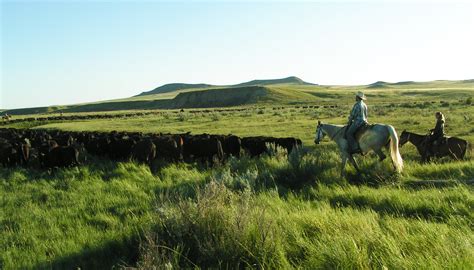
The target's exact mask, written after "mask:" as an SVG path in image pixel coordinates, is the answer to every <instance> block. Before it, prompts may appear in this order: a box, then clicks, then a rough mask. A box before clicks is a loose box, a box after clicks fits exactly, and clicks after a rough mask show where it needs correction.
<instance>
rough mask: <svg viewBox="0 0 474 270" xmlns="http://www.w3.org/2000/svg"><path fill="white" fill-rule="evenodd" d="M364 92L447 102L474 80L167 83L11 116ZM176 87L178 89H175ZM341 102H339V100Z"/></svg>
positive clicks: (316, 99) (374, 99)
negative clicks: (124, 95) (148, 89)
mask: <svg viewBox="0 0 474 270" xmlns="http://www.w3.org/2000/svg"><path fill="white" fill-rule="evenodd" d="M363 88H365V90H364V92H366V95H368V96H369V97H370V99H371V103H372V104H374V103H378V102H387V100H390V102H395V101H396V102H401V103H402V102H407V101H409V100H410V99H413V98H420V95H421V96H423V95H425V94H424V93H428V92H429V95H428V94H427V96H429V97H430V101H432V100H443V99H445V97H446V96H449V97H451V96H456V97H459V99H465V98H466V95H469V96H470V95H471V94H472V93H473V90H474V82H472V80H464V81H429V82H412V81H403V82H397V83H389V82H384V81H378V82H375V83H372V84H369V85H352V86H350V85H345V86H343V85H339V86H336V85H332V86H331V85H324V86H321V85H315V84H311V83H307V82H304V81H303V80H301V79H299V78H297V77H288V78H284V79H274V80H253V81H250V82H244V83H241V84H236V85H231V86H214V85H210V84H167V85H164V86H161V87H158V88H157V89H158V90H157V91H158V92H161V93H155V94H152V93H149V94H145V93H146V92H145V93H142V94H140V95H138V96H134V97H130V98H124V99H116V100H108V101H99V102H93V103H85V104H75V105H67V106H48V107H36V108H23V109H13V110H7V111H6V112H7V113H8V114H11V115H25V114H38V113H40V114H45V113H54V112H56V113H57V112H59V111H62V112H100V111H120V110H148V109H179V108H204V107H207V108H212V107H228V106H246V105H253V104H262V105H264V104H271V105H292V104H308V105H309V104H313V105H314V104H322V103H331V104H333V103H334V102H335V101H336V100H342V101H343V100H348V101H349V100H351V99H350V98H347V97H348V96H351V95H352V94H353V93H354V91H356V90H357V91H358V90H359V89H363ZM173 89H178V90H173ZM338 102H339V101H338Z"/></svg>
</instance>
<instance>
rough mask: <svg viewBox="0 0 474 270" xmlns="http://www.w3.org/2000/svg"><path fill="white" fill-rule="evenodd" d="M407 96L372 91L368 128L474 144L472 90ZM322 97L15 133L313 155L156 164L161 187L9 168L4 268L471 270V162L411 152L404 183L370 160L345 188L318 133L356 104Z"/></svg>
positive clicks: (133, 170) (106, 168)
mask: <svg viewBox="0 0 474 270" xmlns="http://www.w3.org/2000/svg"><path fill="white" fill-rule="evenodd" d="M440 91H441V92H440ZM445 91H446V92H445ZM310 92H311V91H310ZM406 92H410V93H411V94H410V95H408V94H407V95H406V97H401V96H400V93H398V92H395V93H394V90H393V89H390V88H389V89H385V90H380V89H379V90H377V91H376V90H374V91H373V95H372V96H370V95H369V101H368V105H369V120H370V121H371V122H372V123H386V124H391V125H393V126H394V127H395V129H396V130H397V131H398V133H399V134H400V133H401V131H402V130H404V129H406V130H409V131H412V132H417V133H420V134H424V133H426V132H427V130H428V129H430V128H433V125H434V122H435V121H434V112H435V111H438V110H439V111H442V112H443V113H445V115H446V118H447V124H446V131H447V133H448V134H449V135H451V136H457V137H461V138H463V139H466V140H468V141H469V142H470V143H473V142H474V109H473V107H472V104H467V103H466V102H465V101H466V100H467V98H468V97H469V96H472V89H471V90H462V91H460V92H459V93H457V92H453V93H452V94H451V95H449V90H436V91H435V92H430V91H419V90H410V89H408V90H406ZM433 93H434V94H433ZM316 94H318V95H325V96H324V97H322V98H323V99H324V100H323V101H322V103H321V104H323V103H327V104H334V105H337V106H335V107H333V108H330V107H326V108H325V107H323V106H320V107H319V108H304V107H303V105H301V106H300V105H298V106H296V105H291V106H290V105H288V104H283V105H282V104H280V103H274V104H271V103H268V104H261V105H259V106H254V107H244V108H247V109H246V110H244V111H228V112H227V111H220V112H217V111H216V112H213V111H212V110H211V112H200V113H191V112H190V111H189V110H185V111H184V112H177V113H175V112H168V111H164V113H161V114H153V115H146V116H136V117H128V118H114V119H112V120H111V119H90V120H79V121H66V122H62V121H53V122H20V123H15V124H11V125H7V126H6V127H16V128H36V129H61V130H71V131H84V130H88V131H112V130H117V131H121V130H123V131H140V132H165V133H166V132H171V133H185V132H188V131H190V132H192V133H193V134H200V133H212V134H229V133H232V134H235V135H239V136H255V135H265V136H274V137H288V136H292V137H297V138H300V139H302V141H303V143H304V145H305V148H304V149H302V150H301V151H298V152H293V153H291V154H290V155H287V154H286V153H284V152H283V151H281V150H276V151H272V152H271V153H268V154H267V155H264V156H261V157H260V158H254V159H252V158H250V157H248V156H244V157H242V158H240V159H235V158H231V159H230V160H228V161H227V162H226V163H225V164H222V165H220V166H214V167H207V166H205V165H203V164H199V163H192V164H185V163H178V164H173V163H160V164H157V166H158V168H159V169H158V170H157V171H155V172H154V173H152V172H150V169H149V168H148V167H147V166H146V165H140V164H136V163H134V162H111V161H110V160H107V159H102V158H98V157H94V156H91V157H89V160H88V162H87V163H86V164H84V165H82V166H79V167H73V168H62V169H58V170H56V171H54V172H53V173H48V172H47V171H40V170H34V169H29V168H0V201H1V204H0V207H1V209H0V254H1V255H0V268H2V269H24V268H75V267H81V268H83V269H91V268H95V269H103V268H111V267H125V266H134V267H138V268H142V269H150V268H152V267H153V266H157V267H158V268H167V269H169V268H170V267H174V268H183V267H187V268H192V267H200V268H210V267H212V268H238V267H250V268H285V269H287V268H304V269H334V268H344V269H345V268H355V269H370V268H384V267H387V268H389V269H393V268H394V269H400V268H404V269H407V268H408V269H446V268H455V269H472V268H474V259H473V258H474V247H473V245H474V233H473V220H474V215H473V213H474V211H473V210H474V209H473V208H474V192H473V189H472V187H473V186H472V181H473V179H474V160H473V159H472V150H470V151H469V152H468V157H467V158H466V159H465V160H463V161H451V160H449V159H441V160H436V161H435V162H434V163H430V164H421V163H420V162H419V156H418V154H417V153H416V152H415V149H414V147H413V146H411V145H405V146H404V147H403V148H401V154H402V157H403V158H404V161H405V169H404V171H403V173H402V174H400V175H397V174H394V173H393V172H392V171H391V166H390V161H389V160H385V161H384V162H383V163H382V164H379V163H378V162H377V159H376V158H375V157H373V156H371V155H369V156H367V157H365V158H360V157H358V158H357V159H358V160H359V162H360V164H361V167H362V170H364V171H365V173H362V174H361V175H356V174H355V172H354V170H353V169H352V168H350V169H349V177H348V178H347V179H341V178H340V177H339V167H338V166H339V162H340V159H339V157H338V155H337V152H335V150H336V149H335V145H334V144H333V143H332V142H329V141H328V139H326V140H325V142H324V143H323V144H322V145H318V146H314V144H313V139H314V131H315V125H316V123H317V120H321V121H323V122H326V123H334V124H343V123H345V122H346V119H347V115H348V113H349V110H350V104H352V98H350V95H349V94H347V93H346V92H342V91H340V90H334V89H329V90H327V91H322V92H316ZM316 94H314V95H316ZM314 95H313V96H314ZM377 95H378V96H377ZM391 96H394V97H395V96H396V97H397V99H396V100H395V99H394V100H392V99H389V100H390V101H387V98H389V97H391ZM370 98H373V100H374V102H373V103H371V100H370ZM407 100H408V101H407ZM414 102H416V103H414ZM369 171H371V172H369Z"/></svg>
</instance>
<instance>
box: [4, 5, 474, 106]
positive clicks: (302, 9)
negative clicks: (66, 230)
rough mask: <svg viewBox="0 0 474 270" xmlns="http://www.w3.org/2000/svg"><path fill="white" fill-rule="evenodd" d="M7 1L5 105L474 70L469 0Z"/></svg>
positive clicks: (468, 75)
mask: <svg viewBox="0 0 474 270" xmlns="http://www.w3.org/2000/svg"><path fill="white" fill-rule="evenodd" d="M0 1H1V0H0ZM1 3H2V4H1V47H2V48H1V55H0V58H1V78H0V79H1V91H0V108H20V107H34V106H46V105H58V104H74V103H81V102H89V101H97V100H106V99H113V98H123V97H129V96H133V95H136V94H139V93H141V92H142V91H147V90H151V89H153V88H155V87H157V86H160V85H162V84H165V83H171V82H186V83H200V82H204V83H211V84H234V83H239V82H243V81H248V80H252V79H268V78H281V77H286V76H293V75H294V76H298V77H300V78H302V79H303V80H305V81H309V82H313V83H319V84H368V83H372V82H374V81H378V80H383V81H391V82H396V81H405V80H415V81H427V80H437V79H452V80H457V79H474V49H473V48H474V5H473V3H472V2H470V3H469V2H458V3H454V4H453V3H450V2H447V3H442V2H441V3H440V2H428V1H416V2H415V3H413V2H397V1H379V2H370V1H369V2H357V1H351V2H339V1H336V2H328V1H326V2H316V3H314V2H299V3H293V2H277V3H275V2H271V1H264V2H259V3H254V2H252V1H245V2H240V3H239V2H228V1H212V2H198V1H192V2H178V3H176V2H157V1H143V2H141V1H120V2H117V1H115V2H113V1H102V2H97V1H69V2H61V1H45V2H41V1H2V2H1Z"/></svg>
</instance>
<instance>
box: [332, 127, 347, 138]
mask: <svg viewBox="0 0 474 270" xmlns="http://www.w3.org/2000/svg"><path fill="white" fill-rule="evenodd" d="M343 129H344V127H343V128H341V129H339V130H338V131H336V133H334V136H329V138H330V139H331V140H333V141H334V138H336V136H337V134H339V132H341V131H342V130H343Z"/></svg>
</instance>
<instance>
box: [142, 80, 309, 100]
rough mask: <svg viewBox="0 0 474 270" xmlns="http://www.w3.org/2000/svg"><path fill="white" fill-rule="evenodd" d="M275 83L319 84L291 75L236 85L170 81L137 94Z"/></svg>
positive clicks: (145, 94) (146, 94) (144, 94)
mask: <svg viewBox="0 0 474 270" xmlns="http://www.w3.org/2000/svg"><path fill="white" fill-rule="evenodd" d="M275 84H294V85H317V84H313V83H308V82H305V81H303V80H302V79H300V78H298V77H295V76H290V77H287V78H282V79H268V80H253V81H248V82H244V83H239V84H234V85H220V86H219V85H212V84H206V83H199V84H189V83H169V84H165V85H162V86H160V87H157V88H155V89H153V90H151V91H147V92H142V93H141V94H139V95H137V96H148V95H155V94H164V93H170V92H175V91H180V90H188V89H203V88H215V87H221V88H230V87H243V86H258V85H275Z"/></svg>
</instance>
